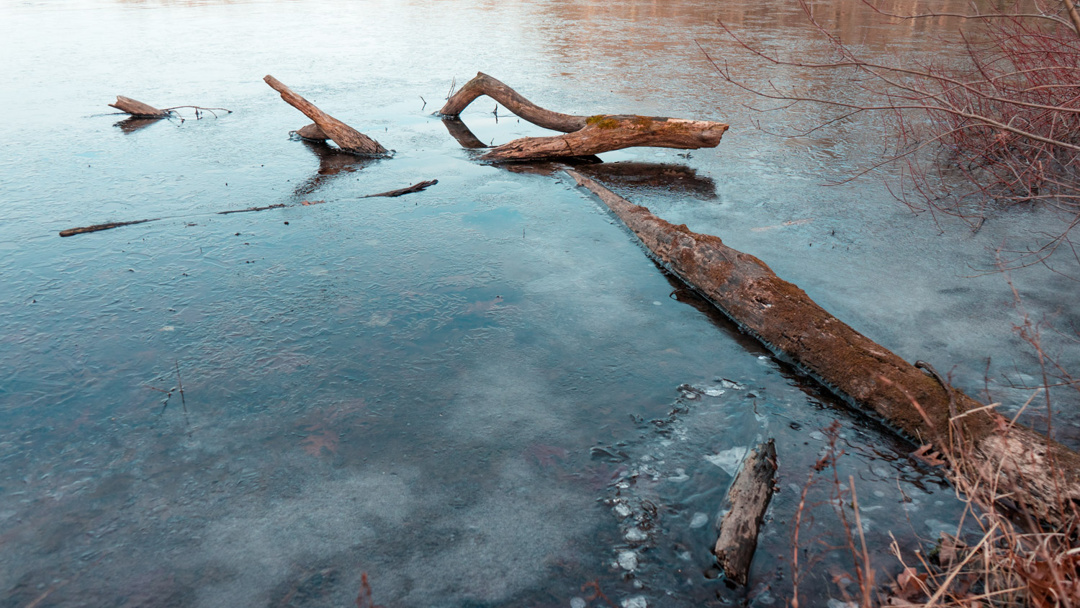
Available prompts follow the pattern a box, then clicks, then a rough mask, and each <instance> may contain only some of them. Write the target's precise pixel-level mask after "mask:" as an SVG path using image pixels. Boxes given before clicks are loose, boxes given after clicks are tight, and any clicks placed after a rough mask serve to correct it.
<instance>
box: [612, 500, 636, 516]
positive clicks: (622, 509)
mask: <svg viewBox="0 0 1080 608" xmlns="http://www.w3.org/2000/svg"><path fill="white" fill-rule="evenodd" d="M631 513H632V511H630V507H628V506H626V505H624V504H622V503H619V504H617V505H615V515H618V516H619V517H620V518H622V519H626V518H627V517H630V514H631Z"/></svg>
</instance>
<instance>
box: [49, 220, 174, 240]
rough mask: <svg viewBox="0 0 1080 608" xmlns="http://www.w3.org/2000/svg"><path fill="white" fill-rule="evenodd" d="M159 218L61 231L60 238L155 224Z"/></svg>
mask: <svg viewBox="0 0 1080 608" xmlns="http://www.w3.org/2000/svg"><path fill="white" fill-rule="evenodd" d="M157 219H159V218H151V219H147V220H135V221H133V222H109V223H108V224H94V225H93V226H83V227H82V228H68V229H67V230H61V231H60V236H75V235H76V234H85V233H87V232H100V231H102V230H109V229H112V228H119V227H121V226H131V225H133V224H145V223H146V222H153V221H155V220H157Z"/></svg>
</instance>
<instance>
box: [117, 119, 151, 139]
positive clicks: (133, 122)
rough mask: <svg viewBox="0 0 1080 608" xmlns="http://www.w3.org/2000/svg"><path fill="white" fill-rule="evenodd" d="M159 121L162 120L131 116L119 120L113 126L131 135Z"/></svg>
mask: <svg viewBox="0 0 1080 608" xmlns="http://www.w3.org/2000/svg"><path fill="white" fill-rule="evenodd" d="M159 120H162V118H140V117H137V116H131V117H128V118H125V119H124V120H121V121H120V122H118V123H116V124H115V125H113V126H114V127H119V128H120V130H121V131H123V132H124V133H126V134H128V135H131V134H132V133H134V132H136V131H138V130H140V129H145V128H146V127H149V126H150V125H152V124H154V123H155V122H157V121H159Z"/></svg>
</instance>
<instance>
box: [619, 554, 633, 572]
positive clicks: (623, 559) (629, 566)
mask: <svg viewBox="0 0 1080 608" xmlns="http://www.w3.org/2000/svg"><path fill="white" fill-rule="evenodd" d="M618 562H619V567H620V568H622V569H623V570H627V571H633V570H635V569H636V568H637V554H635V553H634V552H633V551H623V552H622V553H619V558H618Z"/></svg>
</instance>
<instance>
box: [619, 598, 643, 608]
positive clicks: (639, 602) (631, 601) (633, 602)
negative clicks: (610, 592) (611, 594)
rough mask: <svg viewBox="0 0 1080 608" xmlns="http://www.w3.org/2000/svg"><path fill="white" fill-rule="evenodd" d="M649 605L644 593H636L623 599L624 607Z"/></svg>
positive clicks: (632, 607)
mask: <svg viewBox="0 0 1080 608" xmlns="http://www.w3.org/2000/svg"><path fill="white" fill-rule="evenodd" d="M648 606H649V603H648V602H646V601H645V596H643V595H635V596H634V597H628V598H626V599H625V600H623V601H622V608H648Z"/></svg>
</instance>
